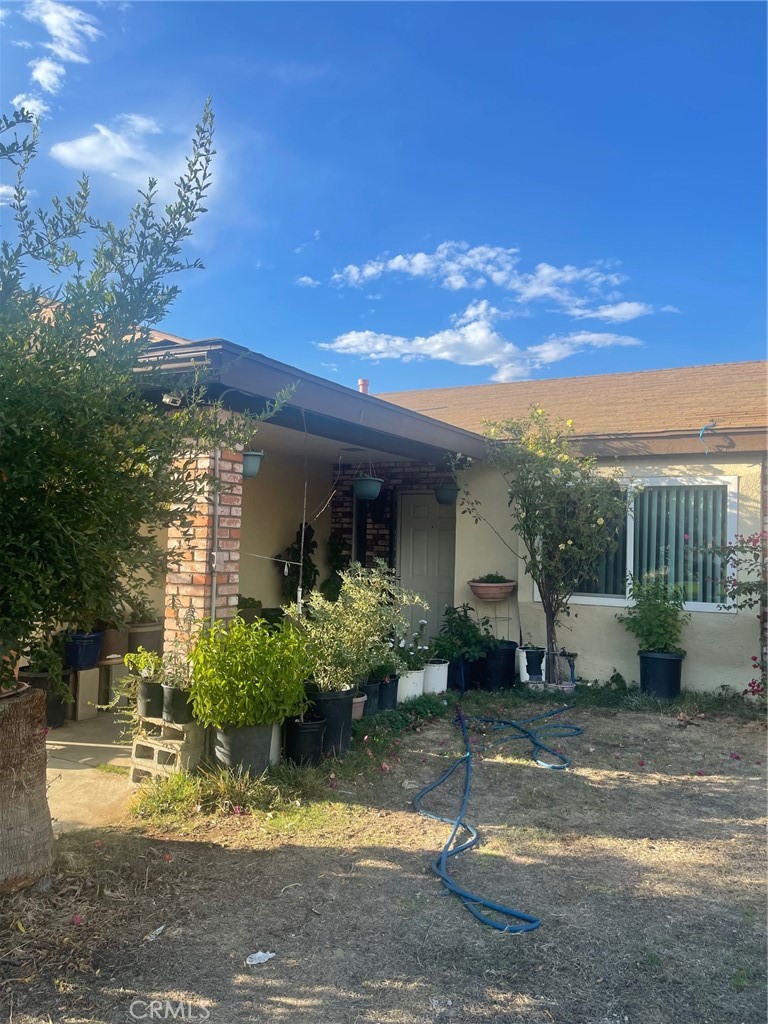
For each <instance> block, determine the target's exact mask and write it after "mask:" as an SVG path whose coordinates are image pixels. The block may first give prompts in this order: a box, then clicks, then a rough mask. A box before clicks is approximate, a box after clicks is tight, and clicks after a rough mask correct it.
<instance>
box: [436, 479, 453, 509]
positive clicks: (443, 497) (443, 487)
mask: <svg viewBox="0 0 768 1024" xmlns="http://www.w3.org/2000/svg"><path fill="white" fill-rule="evenodd" d="M458 497H459V487H458V486H457V485H456V484H440V486H439V487H436V488H435V501H436V502H437V504H438V505H455V504H456V502H457V500H458Z"/></svg>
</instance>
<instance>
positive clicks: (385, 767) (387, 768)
mask: <svg viewBox="0 0 768 1024" xmlns="http://www.w3.org/2000/svg"><path fill="white" fill-rule="evenodd" d="M381 770H382V771H383V772H389V771H391V770H392V768H391V766H390V765H388V764H387V762H386V761H382V762H381Z"/></svg>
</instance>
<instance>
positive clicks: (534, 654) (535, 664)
mask: <svg viewBox="0 0 768 1024" xmlns="http://www.w3.org/2000/svg"><path fill="white" fill-rule="evenodd" d="M546 653H547V652H546V651H545V650H544V648H543V647H536V648H532V649H526V651H525V667H526V670H527V672H528V675H529V676H530V678H531V679H541V677H542V674H543V671H544V669H543V665H544V655H545V654H546Z"/></svg>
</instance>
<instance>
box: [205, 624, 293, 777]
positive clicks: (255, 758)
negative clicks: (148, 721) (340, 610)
mask: <svg viewBox="0 0 768 1024" xmlns="http://www.w3.org/2000/svg"><path fill="white" fill-rule="evenodd" d="M189 663H190V666H191V673H192V706H193V709H194V714H195V719H196V720H197V721H198V722H201V723H202V724H203V725H206V726H212V727H213V728H214V729H215V730H216V733H215V739H214V753H215V756H216V760H217V761H218V762H219V763H220V764H222V765H224V766H225V767H227V768H234V767H237V766H242V768H244V769H245V770H246V771H247V772H248V773H249V774H250V775H251V776H254V777H256V776H259V775H261V774H262V773H263V772H264V771H265V770H266V769H267V768H268V767H269V765H270V763H271V760H272V756H271V752H272V750H273V749H274V744H273V734H274V731H275V729H276V727H279V726H280V725H281V724H282V723H283V721H284V720H285V719H286V718H289V717H291V716H295V715H298V714H300V713H301V712H302V711H303V710H304V708H305V707H306V704H307V698H306V692H305V689H304V682H305V680H306V679H307V676H308V675H309V674H310V672H311V670H312V662H311V659H310V657H309V655H308V652H307V643H306V640H305V638H304V636H303V635H302V633H301V632H300V631H299V630H298V629H297V628H296V627H295V626H294V625H293V624H292V623H283V624H282V625H281V626H280V627H279V628H278V629H270V627H269V626H268V625H267V623H266V622H262V621H257V622H254V623H252V624H248V623H245V622H243V620H242V619H234V620H233V621H232V622H231V623H229V624H226V623H224V622H222V621H218V622H214V623H213V624H212V625H211V626H209V627H208V628H207V629H204V630H203V631H202V632H201V633H200V635H199V636H198V638H197V641H196V643H195V644H194V646H193V647H192V650H191V651H190V654H189ZM278 749H279V748H278Z"/></svg>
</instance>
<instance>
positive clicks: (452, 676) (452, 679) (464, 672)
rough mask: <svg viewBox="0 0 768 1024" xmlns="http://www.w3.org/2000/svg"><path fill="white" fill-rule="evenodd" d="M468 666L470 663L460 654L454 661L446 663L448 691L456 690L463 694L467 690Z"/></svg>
mask: <svg viewBox="0 0 768 1024" xmlns="http://www.w3.org/2000/svg"><path fill="white" fill-rule="evenodd" d="M469 665H470V663H469V662H468V661H467V659H466V658H465V657H464V655H463V654H462V655H461V657H460V658H456V660H455V661H450V662H448V689H449V690H458V691H459V692H460V693H463V692H464V691H465V690H468V689H469Z"/></svg>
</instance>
